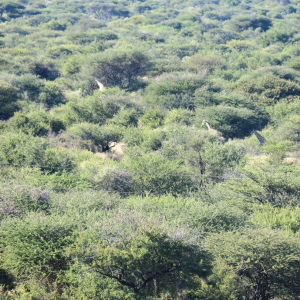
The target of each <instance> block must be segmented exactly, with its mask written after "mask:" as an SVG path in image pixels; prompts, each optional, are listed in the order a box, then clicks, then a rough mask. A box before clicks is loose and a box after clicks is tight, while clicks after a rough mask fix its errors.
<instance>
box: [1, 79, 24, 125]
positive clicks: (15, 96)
mask: <svg viewBox="0 0 300 300" xmlns="http://www.w3.org/2000/svg"><path fill="white" fill-rule="evenodd" d="M19 99H20V94H19V90H18V89H16V88H15V87H13V86H12V85H10V84H9V83H7V82H4V81H0V119H4V120H6V119H8V118H10V117H11V116H12V115H13V114H14V112H15V111H17V110H18V108H19V106H18V103H17V101H18V100H19Z"/></svg>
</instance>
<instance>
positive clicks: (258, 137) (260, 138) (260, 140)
mask: <svg viewBox="0 0 300 300" xmlns="http://www.w3.org/2000/svg"><path fill="white" fill-rule="evenodd" d="M253 133H254V134H255V136H256V137H257V139H258V140H259V142H260V145H261V146H262V145H263V144H264V143H265V142H266V139H265V138H264V137H263V136H261V135H260V134H259V133H258V132H257V131H256V130H253Z"/></svg>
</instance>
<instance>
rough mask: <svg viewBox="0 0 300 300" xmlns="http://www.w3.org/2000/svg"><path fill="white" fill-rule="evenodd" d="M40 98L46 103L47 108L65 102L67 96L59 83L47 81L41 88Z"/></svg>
mask: <svg viewBox="0 0 300 300" xmlns="http://www.w3.org/2000/svg"><path fill="white" fill-rule="evenodd" d="M38 100H39V101H40V102H42V103H44V104H45V106H46V107H47V108H51V107H53V106H55V105H59V104H62V103H64V102H65V96H64V94H63V92H62V90H61V89H60V86H59V85H58V84H57V83H55V82H45V85H44V86H43V87H42V88H41V90H40V94H39V97H38Z"/></svg>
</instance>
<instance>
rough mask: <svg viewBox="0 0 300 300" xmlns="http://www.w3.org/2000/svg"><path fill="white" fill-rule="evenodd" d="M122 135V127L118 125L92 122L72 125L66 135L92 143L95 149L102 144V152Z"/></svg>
mask: <svg viewBox="0 0 300 300" xmlns="http://www.w3.org/2000/svg"><path fill="white" fill-rule="evenodd" d="M121 136H122V133H121V128H120V127H117V126H113V125H111V126H99V125H96V124H91V123H80V124H75V125H73V126H72V127H70V128H69V129H68V130H67V131H66V133H65V137H67V138H70V139H74V140H82V141H84V142H87V145H90V147H91V149H90V150H93V151H96V150H97V147H98V146H100V147H101V150H102V152H105V151H107V150H109V148H110V143H111V142H118V141H119V140H120V138H121Z"/></svg>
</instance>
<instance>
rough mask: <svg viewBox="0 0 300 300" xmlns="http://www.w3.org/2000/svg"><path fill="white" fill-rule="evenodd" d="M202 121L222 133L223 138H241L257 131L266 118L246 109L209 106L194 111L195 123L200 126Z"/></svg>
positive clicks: (265, 121)
mask: <svg viewBox="0 0 300 300" xmlns="http://www.w3.org/2000/svg"><path fill="white" fill-rule="evenodd" d="M203 119H206V120H209V122H210V123H211V125H212V126H213V127H214V128H215V129H216V130H218V131H220V132H221V133H222V135H223V136H224V137H225V138H243V137H245V136H247V135H249V134H250V133H251V132H252V130H255V129H257V130H259V129H260V128H262V127H263V126H264V125H265V124H266V123H267V118H266V117H264V116H262V115H259V114H258V113H257V112H255V111H253V110H250V109H247V108H235V107H230V106H222V105H220V106H211V107H207V108H204V109H198V110H197V111H196V120H197V121H196V122H197V125H198V126H200V124H201V123H202V121H203Z"/></svg>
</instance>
